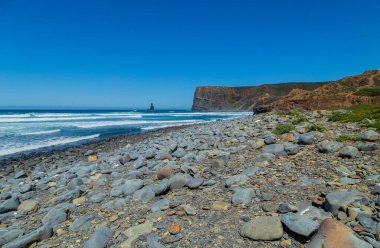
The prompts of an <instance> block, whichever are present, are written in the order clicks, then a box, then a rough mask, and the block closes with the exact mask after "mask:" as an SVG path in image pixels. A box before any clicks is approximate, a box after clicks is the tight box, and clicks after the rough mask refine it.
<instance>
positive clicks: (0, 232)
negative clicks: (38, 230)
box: [0, 228, 23, 246]
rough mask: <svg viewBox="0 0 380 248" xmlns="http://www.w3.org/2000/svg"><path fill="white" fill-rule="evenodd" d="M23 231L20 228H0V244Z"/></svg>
mask: <svg viewBox="0 0 380 248" xmlns="http://www.w3.org/2000/svg"><path fill="white" fill-rule="evenodd" d="M22 234H23V231H22V230H21V229H20V228H8V229H0V246H2V245H4V244H6V243H9V242H10V241H12V240H14V239H16V238H18V237H20V236H21V235H22Z"/></svg>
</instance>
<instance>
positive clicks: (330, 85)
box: [192, 70, 380, 112]
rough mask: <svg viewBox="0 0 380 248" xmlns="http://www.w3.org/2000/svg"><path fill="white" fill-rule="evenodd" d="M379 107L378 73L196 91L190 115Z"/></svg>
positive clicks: (211, 87)
mask: <svg viewBox="0 0 380 248" xmlns="http://www.w3.org/2000/svg"><path fill="white" fill-rule="evenodd" d="M379 103H380V70H371V71H366V72H364V73H363V74H360V75H355V76H349V77H345V78H343V79H340V80H337V81H331V82H318V83H282V84H264V85H260V86H252V87H218V86H204V87H197V88H196V90H195V94H194V100H193V107H192V110H193V111H252V110H253V111H255V112H266V111H270V110H272V109H281V110H288V109H294V108H302V109H307V110H316V109H336V108H344V107H351V106H355V105H363V104H379Z"/></svg>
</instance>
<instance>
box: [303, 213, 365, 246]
mask: <svg viewBox="0 0 380 248" xmlns="http://www.w3.org/2000/svg"><path fill="white" fill-rule="evenodd" d="M306 247H307V248H321V247H326V248H327V247H328V248H343V247H344V248H372V245H370V244H368V243H367V242H365V241H363V240H361V239H359V238H358V237H357V236H356V235H355V234H354V233H353V231H352V230H351V229H349V228H348V227H346V226H345V225H344V224H342V223H340V222H339V221H336V220H334V219H331V218H329V219H325V220H324V221H322V223H321V224H320V227H319V229H318V232H317V233H316V235H314V237H313V238H312V239H311V241H310V243H309V244H307V245H306Z"/></svg>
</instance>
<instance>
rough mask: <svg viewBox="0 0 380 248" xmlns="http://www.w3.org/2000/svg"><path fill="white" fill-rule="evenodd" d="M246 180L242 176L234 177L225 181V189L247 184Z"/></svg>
mask: <svg viewBox="0 0 380 248" xmlns="http://www.w3.org/2000/svg"><path fill="white" fill-rule="evenodd" d="M248 179H249V177H248V176H247V175H244V174H238V175H234V176H231V177H229V178H228V179H227V181H226V186H227V187H232V186H239V185H242V184H245V183H246V182H248Z"/></svg>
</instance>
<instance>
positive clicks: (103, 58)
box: [0, 0, 380, 109]
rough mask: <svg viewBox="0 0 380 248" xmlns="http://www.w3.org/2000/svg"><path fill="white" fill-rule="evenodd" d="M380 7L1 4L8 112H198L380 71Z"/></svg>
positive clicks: (370, 0)
mask: <svg viewBox="0 0 380 248" xmlns="http://www.w3.org/2000/svg"><path fill="white" fill-rule="evenodd" d="M379 45H380V1H379V0H360V1H359V0H265V1H264V0H246V1H242V0H230V1H223V0H133V1H132V0H120V1H115V0H107V1H96V0H88V1H83V0H64V1H52V0H0V106H2V107H10V106H29V107H51V108H54V107H110V108H112V107H121V108H147V107H148V106H149V103H150V102H151V101H153V102H154V103H155V105H156V107H157V108H187V109H190V107H191V103H192V97H193V94H194V90H195V87H196V86H199V85H221V86H245V85H257V84H263V83H278V82H290V81H326V80H335V79H339V78H341V77H343V76H346V75H352V74H359V73H362V72H363V71H365V70H368V69H375V68H380V47H379Z"/></svg>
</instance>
